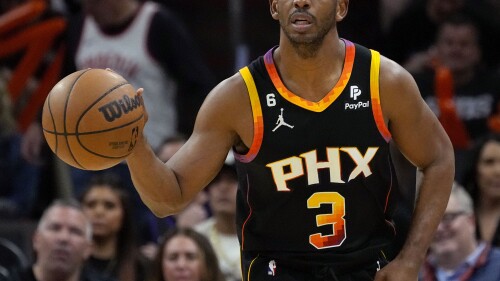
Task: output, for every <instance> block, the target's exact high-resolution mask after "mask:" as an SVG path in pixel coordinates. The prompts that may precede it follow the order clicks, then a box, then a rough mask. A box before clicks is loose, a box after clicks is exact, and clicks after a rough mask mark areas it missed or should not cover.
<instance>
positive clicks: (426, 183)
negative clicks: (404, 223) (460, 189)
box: [398, 151, 455, 267]
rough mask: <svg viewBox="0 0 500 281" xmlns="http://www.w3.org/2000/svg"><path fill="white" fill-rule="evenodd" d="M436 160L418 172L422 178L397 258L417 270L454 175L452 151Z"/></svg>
mask: <svg viewBox="0 0 500 281" xmlns="http://www.w3.org/2000/svg"><path fill="white" fill-rule="evenodd" d="M443 154H444V155H441V157H440V158H439V160H438V161H436V163H434V164H433V165H431V166H429V167H427V168H425V169H424V170H422V173H423V177H422V181H421V184H420V188H419V194H418V197H417V202H416V206H415V211H414V213H413V219H412V223H411V227H410V231H409V233H408V237H407V239H406V242H405V244H404V246H403V248H402V250H401V252H400V254H399V255H398V258H401V259H403V260H404V261H405V262H408V263H409V264H414V265H415V266H417V267H419V266H420V265H421V264H422V262H423V261H424V259H425V256H426V252H427V249H428V247H429V245H430V243H431V241H432V239H433V237H434V233H435V231H436V229H437V226H438V225H439V222H440V220H441V217H442V215H443V213H444V211H445V209H446V205H447V202H448V198H449V195H450V191H451V187H452V184H453V179H454V175H455V167H454V158H453V152H452V151H451V152H449V153H443Z"/></svg>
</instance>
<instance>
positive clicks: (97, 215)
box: [82, 186, 124, 237]
mask: <svg viewBox="0 0 500 281" xmlns="http://www.w3.org/2000/svg"><path fill="white" fill-rule="evenodd" d="M82 205H83V211H84V212H85V215H87V217H88V218H89V219H90V221H91V223H92V227H93V232H94V236H96V237H111V236H115V235H117V234H118V232H119V231H120V228H121V226H122V223H123V216H124V211H123V206H122V204H121V201H120V196H119V195H118V194H117V193H116V192H115V191H113V190H112V189H111V188H109V187H108V186H95V187H92V188H91V190H90V191H89V192H87V194H86V195H85V198H83V202H82Z"/></svg>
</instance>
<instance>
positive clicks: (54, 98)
mask: <svg viewBox="0 0 500 281" xmlns="http://www.w3.org/2000/svg"><path fill="white" fill-rule="evenodd" d="M42 128H43V134H44V136H45V139H46V141H47V143H48V145H49V146H50V149H51V150H52V151H53V152H54V153H55V154H56V155H57V156H58V157H59V158H60V159H61V160H62V161H64V162H65V163H67V164H69V165H71V166H73V167H76V168H79V169H82V170H103V169H107V168H110V167H112V166H114V165H116V164H118V163H120V162H121V161H123V160H124V159H125V158H126V157H127V156H128V155H129V154H130V153H131V152H132V150H133V149H134V146H135V143H136V141H137V138H138V135H139V134H140V133H142V130H143V128H144V102H143V100H142V97H141V96H138V95H137V94H136V92H135V89H134V87H133V86H132V85H130V83H128V82H127V81H126V80H125V79H124V78H123V77H121V76H120V75H119V74H117V73H115V72H113V71H110V70H105V69H96V68H95V69H94V68H90V69H85V70H80V71H76V72H74V73H72V74H70V75H68V76H66V77H64V78H63V79H62V80H61V81H59V82H58V83H57V84H56V85H55V86H54V87H53V88H52V90H51V91H50V93H49V94H48V96H47V98H46V99H45V103H44V105H43V112H42Z"/></svg>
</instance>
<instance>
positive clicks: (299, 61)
mask: <svg viewBox="0 0 500 281" xmlns="http://www.w3.org/2000/svg"><path fill="white" fill-rule="evenodd" d="M336 38H337V39H335V40H328V39H327V38H325V43H324V44H323V45H322V46H321V47H320V48H319V49H318V51H317V54H316V55H315V56H314V57H310V58H307V59H304V58H303V57H301V56H300V55H298V54H297V52H296V50H295V49H294V47H293V46H292V45H291V44H283V45H280V47H279V48H278V49H276V51H275V52H274V56H273V58H274V62H275V65H276V68H277V70H278V72H279V74H280V77H281V80H282V81H283V83H284V84H285V85H286V87H287V88H288V89H289V90H290V91H292V92H293V93H295V94H296V95H299V96H301V97H302V98H305V99H307V100H310V101H315V102H317V101H319V100H321V99H322V98H323V97H324V96H325V95H326V94H327V93H328V92H330V91H331V89H332V88H333V87H334V86H335V84H336V83H337V81H338V79H339V77H340V75H341V73H342V69H343V67H344V60H345V44H344V42H343V41H342V40H339V39H338V37H336ZM327 40H328V41H327Z"/></svg>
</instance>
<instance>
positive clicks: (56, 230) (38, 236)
mask: <svg viewBox="0 0 500 281" xmlns="http://www.w3.org/2000/svg"><path fill="white" fill-rule="evenodd" d="M33 249H34V251H35V255H36V262H35V265H34V270H35V271H40V272H43V274H45V275H49V276H52V277H53V278H56V279H60V280H63V279H66V278H68V276H71V275H74V274H76V273H77V272H79V270H80V269H81V267H82V266H83V263H84V261H85V260H86V259H87V258H88V257H89V255H90V253H91V251H92V226H91V224H90V222H89V221H88V219H87V218H86V216H85V214H84V213H83V211H82V209H81V208H80V205H79V204H78V202H76V201H72V200H57V201H55V202H54V203H52V204H51V205H50V206H49V207H48V208H47V209H46V210H45V211H44V213H43V215H42V217H41V218H40V221H39V224H38V227H37V229H36V230H35V233H34V236H33Z"/></svg>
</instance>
